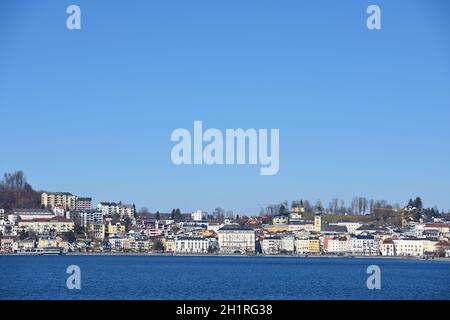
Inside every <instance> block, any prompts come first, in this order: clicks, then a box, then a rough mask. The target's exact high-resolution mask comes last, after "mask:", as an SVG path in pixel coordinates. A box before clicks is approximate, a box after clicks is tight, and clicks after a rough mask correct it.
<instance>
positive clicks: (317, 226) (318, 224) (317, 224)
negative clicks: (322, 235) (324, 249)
mask: <svg viewBox="0 0 450 320" xmlns="http://www.w3.org/2000/svg"><path fill="white" fill-rule="evenodd" d="M321 215H322V213H321V212H320V211H317V212H316V215H315V216H314V231H315V232H320V231H321V230H322V216H321Z"/></svg>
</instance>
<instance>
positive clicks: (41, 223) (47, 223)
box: [19, 217, 74, 233]
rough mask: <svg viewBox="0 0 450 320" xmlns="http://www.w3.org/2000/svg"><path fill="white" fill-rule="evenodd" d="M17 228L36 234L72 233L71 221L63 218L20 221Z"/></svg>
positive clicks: (72, 225) (72, 224)
mask: <svg viewBox="0 0 450 320" xmlns="http://www.w3.org/2000/svg"><path fill="white" fill-rule="evenodd" d="M19 228H22V229H24V230H26V231H33V232H36V233H47V232H50V231H56V232H69V231H73V228H74V223H73V221H72V220H69V219H66V218H64V217H54V218H50V219H46V218H37V219H31V220H23V221H20V222H19Z"/></svg>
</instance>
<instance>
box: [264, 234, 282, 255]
mask: <svg viewBox="0 0 450 320" xmlns="http://www.w3.org/2000/svg"><path fill="white" fill-rule="evenodd" d="M280 249H281V238H280V237H267V238H264V239H262V240H261V250H262V253H263V254H280Z"/></svg>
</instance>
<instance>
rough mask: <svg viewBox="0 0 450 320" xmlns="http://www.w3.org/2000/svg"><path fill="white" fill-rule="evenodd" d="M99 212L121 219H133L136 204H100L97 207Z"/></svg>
mask: <svg viewBox="0 0 450 320" xmlns="http://www.w3.org/2000/svg"><path fill="white" fill-rule="evenodd" d="M97 210H99V211H101V212H103V214H104V215H109V216H112V215H115V214H118V215H120V217H121V218H125V217H128V218H132V217H134V213H135V206H134V204H122V203H121V202H119V203H115V202H100V203H99V204H98V205H97Z"/></svg>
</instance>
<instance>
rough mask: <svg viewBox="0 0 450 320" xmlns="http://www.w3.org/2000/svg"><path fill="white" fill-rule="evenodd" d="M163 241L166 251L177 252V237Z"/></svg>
mask: <svg viewBox="0 0 450 320" xmlns="http://www.w3.org/2000/svg"><path fill="white" fill-rule="evenodd" d="M162 243H163V244H164V251H165V252H175V249H176V245H175V239H166V238H164V239H162Z"/></svg>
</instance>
